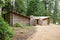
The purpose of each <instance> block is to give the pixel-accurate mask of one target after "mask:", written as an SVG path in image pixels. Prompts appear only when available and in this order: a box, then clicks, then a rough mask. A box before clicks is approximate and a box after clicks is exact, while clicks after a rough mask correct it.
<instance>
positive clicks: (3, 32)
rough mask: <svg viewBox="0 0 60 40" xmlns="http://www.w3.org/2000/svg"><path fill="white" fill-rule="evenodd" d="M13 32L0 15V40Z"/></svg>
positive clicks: (8, 37)
mask: <svg viewBox="0 0 60 40" xmlns="http://www.w3.org/2000/svg"><path fill="white" fill-rule="evenodd" d="M13 33H14V32H13V29H12V28H11V27H10V26H9V25H8V24H7V23H6V22H5V21H4V19H3V18H2V17H1V16H0V40H9V39H10V38H11V37H12V36H13Z"/></svg>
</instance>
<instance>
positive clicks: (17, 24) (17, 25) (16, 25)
mask: <svg viewBox="0 0 60 40" xmlns="http://www.w3.org/2000/svg"><path fill="white" fill-rule="evenodd" d="M14 26H15V27H21V28H23V25H22V24H19V23H16V24H14Z"/></svg>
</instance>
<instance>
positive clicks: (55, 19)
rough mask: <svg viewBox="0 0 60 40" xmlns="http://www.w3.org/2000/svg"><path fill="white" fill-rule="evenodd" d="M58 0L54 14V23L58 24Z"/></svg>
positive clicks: (56, 0)
mask: <svg viewBox="0 0 60 40" xmlns="http://www.w3.org/2000/svg"><path fill="white" fill-rule="evenodd" d="M57 7H58V0H55V9H54V14H53V23H54V24H56V22H57V13H58V9H57Z"/></svg>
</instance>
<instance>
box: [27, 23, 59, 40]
mask: <svg viewBox="0 0 60 40" xmlns="http://www.w3.org/2000/svg"><path fill="white" fill-rule="evenodd" d="M35 27H36V28H37V29H36V30H37V31H36V32H35V33H34V34H33V35H32V36H31V37H29V38H28V39H27V40H60V25H55V24H50V25H49V26H39V25H37V26H35Z"/></svg>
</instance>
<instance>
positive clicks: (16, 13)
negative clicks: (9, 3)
mask: <svg viewBox="0 0 60 40" xmlns="http://www.w3.org/2000/svg"><path fill="white" fill-rule="evenodd" d="M13 14H15V15H18V16H22V17H24V18H28V19H30V17H28V16H24V15H22V14H21V13H18V12H13Z"/></svg>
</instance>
